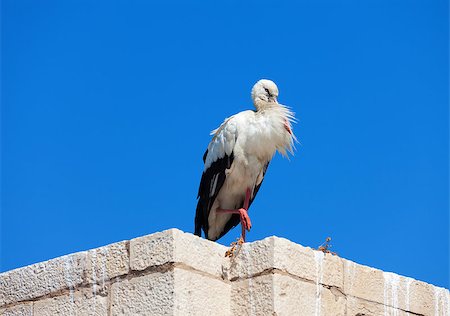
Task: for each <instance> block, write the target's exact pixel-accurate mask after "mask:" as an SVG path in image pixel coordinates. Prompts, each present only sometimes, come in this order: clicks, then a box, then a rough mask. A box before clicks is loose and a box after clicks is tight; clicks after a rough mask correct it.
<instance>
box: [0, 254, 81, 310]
mask: <svg viewBox="0 0 450 316" xmlns="http://www.w3.org/2000/svg"><path fill="white" fill-rule="evenodd" d="M84 266H85V255H84V254H83V253H74V254H71V255H67V256H63V257H59V258H56V259H53V260H49V261H44V262H40V263H37V264H33V265H30V266H27V267H23V268H19V269H15V270H11V271H8V272H5V273H2V274H1V275H0V306H3V305H5V304H9V303H15V302H20V301H24V300H31V299H34V298H37V297H40V296H44V295H47V294H50V293H54V292H57V291H60V290H64V289H68V288H75V287H77V286H78V285H81V284H82V283H83V276H84V274H83V273H84Z"/></svg>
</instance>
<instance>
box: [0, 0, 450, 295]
mask: <svg viewBox="0 0 450 316" xmlns="http://www.w3.org/2000/svg"><path fill="white" fill-rule="evenodd" d="M243 2H245V3H243ZM293 2H294V1H292V2H283V1H277V2H276V3H275V2H274V1H270V2H265V1H230V2H228V3H226V4H224V3H222V4H220V5H219V4H217V3H216V4H211V3H207V2H206V1H204V2H199V1H198V2H197V1H195V2H193V3H189V4H187V3H182V2H172V1H153V2H150V1H143V0H141V1H111V0H108V1H79V0H77V1H70V0H66V1H59V0H55V1H31V0H30V1H24V0H4V1H2V2H1V3H2V12H1V20H2V21H1V23H2V24H1V26H2V47H1V52H2V56H1V58H2V59H1V66H2V69H1V76H2V77H1V79H2V83H1V84H2V86H1V88H2V91H1V92H2V95H1V101H2V117H1V123H2V125H1V132H2V135H1V137H2V138H1V154H2V156H1V158H2V169H1V171H2V174H1V181H2V190H1V198H2V201H1V206H2V209H1V271H5V270H9V269H12V268H16V267H20V266H23V265H28V264H31V263H35V262H38V261H42V260H46V259H50V258H53V257H57V256H60V255H63V254H67V253H72V252H75V251H81V250H85V249H89V248H93V247H98V246H102V245H105V244H109V243H112V242H116V241H120V240H124V239H130V238H133V237H137V236H141V235H145V234H150V233H153V232H156V231H160V230H163V229H167V228H171V227H177V228H180V229H182V230H184V231H190V232H192V231H193V228H194V227H193V224H194V213H195V206H196V194H197V189H198V184H199V181H200V176H201V172H202V155H203V152H204V150H205V148H206V146H207V144H208V141H209V139H210V138H209V131H210V130H212V129H214V128H215V127H217V126H218V124H220V123H221V122H222V120H223V119H224V118H225V117H227V116H229V115H231V114H233V113H236V112H238V111H241V110H245V109H249V108H252V103H251V99H250V89H251V87H252V85H253V84H254V83H255V82H256V81H257V80H258V79H260V78H269V79H272V80H274V81H275V82H276V83H277V84H278V86H279V89H280V97H279V100H280V101H281V102H282V103H284V104H287V105H289V106H291V107H292V108H293V109H294V111H295V112H296V114H297V117H298V119H299V123H298V124H297V125H296V126H295V130H294V131H295V133H296V134H297V137H298V138H299V140H300V141H301V145H299V146H297V147H298V148H297V152H296V155H295V157H293V158H292V159H291V161H288V160H286V159H283V158H281V157H279V156H276V157H275V159H274V161H273V162H272V164H271V165H270V167H269V170H268V173H267V177H266V179H265V181H264V185H263V186H262V188H261V190H260V192H259V194H258V197H257V199H256V201H255V203H254V204H253V205H252V208H251V210H250V215H251V217H252V222H253V225H254V228H253V229H252V231H251V233H250V234H249V235H248V238H249V240H250V241H252V240H257V239H261V238H264V237H266V236H271V235H277V236H281V237H286V238H289V239H291V240H293V241H295V242H297V243H301V244H303V245H306V246H313V247H317V246H318V245H320V244H321V243H322V242H323V241H324V240H325V238H326V237H327V236H331V237H332V238H333V244H334V247H333V250H334V251H336V252H338V253H339V255H341V256H342V257H345V258H348V259H351V260H354V261H356V262H359V263H362V264H366V265H370V266H374V267H377V268H380V269H383V270H387V271H393V272H396V273H400V274H403V275H407V276H411V277H414V278H417V279H420V280H424V281H427V282H431V283H434V284H436V285H440V286H446V287H448V278H449V212H448V210H449V184H448V180H449V165H448V164H449V110H448V101H449V100H448V98H449V95H448V84H449V80H448V74H449V63H448V53H449V49H448V44H449V43H448V35H449V32H448V22H449V21H448V9H449V8H448V4H447V1H444V0H436V1H422V0H421V1H411V0H404V1H392V0H389V1H388V0H384V1H380V0H369V1H358V0H354V1H347V0H344V1H336V0H328V1H324V0H319V1H312V0H310V1H296V2H295V4H294V3H293ZM239 233H240V230H239V229H234V230H233V231H231V232H230V233H229V234H228V235H227V237H226V238H223V239H222V240H220V242H222V243H225V244H228V243H230V241H232V240H234V239H235V238H236V237H238V235H239Z"/></svg>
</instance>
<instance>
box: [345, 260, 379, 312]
mask: <svg viewBox="0 0 450 316" xmlns="http://www.w3.org/2000/svg"><path fill="white" fill-rule="evenodd" d="M344 267H345V268H344V269H345V273H344V293H345V294H346V295H351V296H354V297H357V298H362V299H365V300H368V301H373V302H376V303H381V304H383V302H384V295H385V291H384V289H385V287H384V284H385V279H384V275H383V271H381V270H378V269H374V268H370V267H366V266H363V265H360V264H356V263H354V262H352V261H348V260H345V261H344Z"/></svg>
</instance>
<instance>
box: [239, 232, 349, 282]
mask: <svg viewBox="0 0 450 316" xmlns="http://www.w3.org/2000/svg"><path fill="white" fill-rule="evenodd" d="M270 269H278V270H280V271H284V272H287V273H289V274H292V275H294V276H297V277H300V278H302V279H305V280H310V281H312V282H316V281H319V282H320V283H322V284H326V285H330V286H334V287H339V288H343V283H344V281H343V279H344V276H343V272H344V271H343V270H344V265H343V260H342V259H341V258H339V257H338V256H333V255H331V254H324V253H323V252H321V251H315V250H312V249H311V248H309V247H303V246H301V245H298V244H295V243H293V242H291V241H289V240H287V239H284V238H278V237H269V238H265V239H263V240H260V241H255V242H252V243H248V244H244V246H243V247H242V249H241V251H240V253H239V255H238V256H237V257H236V258H234V259H232V260H231V266H230V278H231V279H236V278H241V279H242V278H249V277H251V276H253V275H258V274H260V273H262V272H264V271H267V270H270Z"/></svg>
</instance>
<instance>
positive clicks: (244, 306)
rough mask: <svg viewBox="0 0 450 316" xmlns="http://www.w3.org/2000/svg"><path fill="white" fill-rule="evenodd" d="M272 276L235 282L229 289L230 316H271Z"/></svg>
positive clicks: (272, 311)
mask: <svg viewBox="0 0 450 316" xmlns="http://www.w3.org/2000/svg"><path fill="white" fill-rule="evenodd" d="M273 313H274V305H273V280H272V275H270V274H268V275H262V276H258V277H254V278H249V279H244V280H237V281H234V282H233V283H232V288H231V314H232V315H242V316H247V315H252V316H259V315H273Z"/></svg>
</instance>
